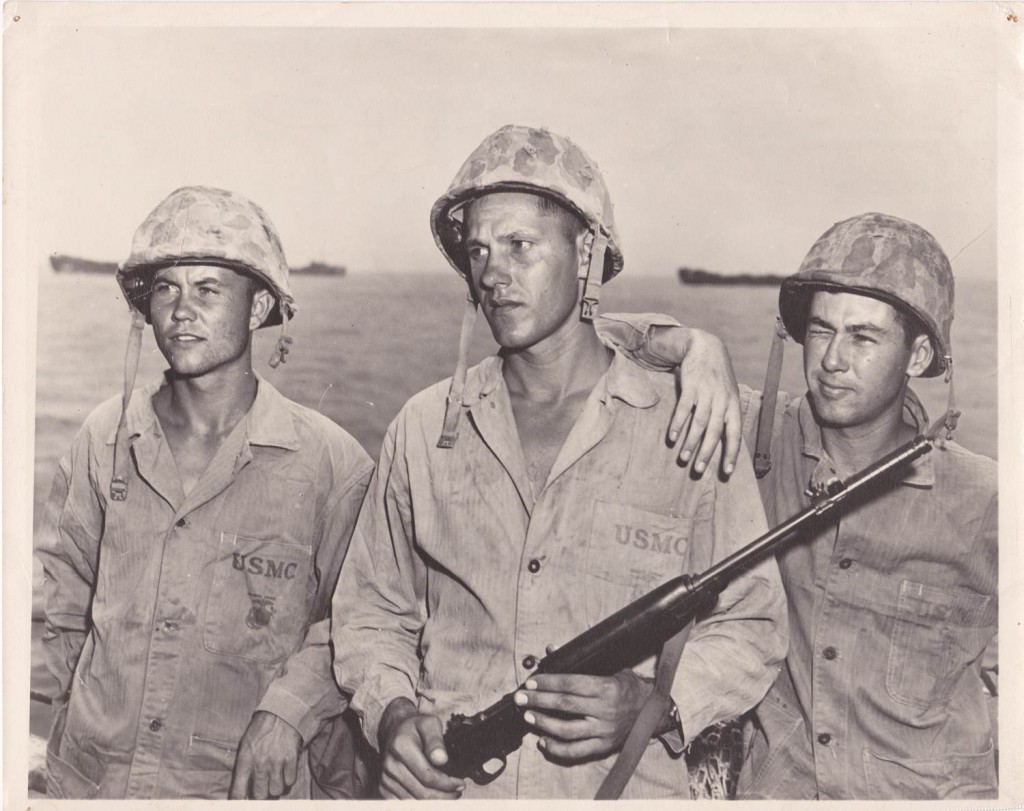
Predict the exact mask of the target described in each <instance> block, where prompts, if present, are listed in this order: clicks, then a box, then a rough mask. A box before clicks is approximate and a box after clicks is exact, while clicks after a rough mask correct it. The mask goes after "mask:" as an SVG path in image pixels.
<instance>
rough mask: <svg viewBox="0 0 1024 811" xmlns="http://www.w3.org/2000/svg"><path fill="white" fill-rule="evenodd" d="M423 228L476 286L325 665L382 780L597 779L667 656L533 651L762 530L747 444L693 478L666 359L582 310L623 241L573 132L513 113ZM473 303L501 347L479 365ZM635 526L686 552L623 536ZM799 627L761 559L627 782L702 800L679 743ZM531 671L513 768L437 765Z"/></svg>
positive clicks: (359, 539)
mask: <svg viewBox="0 0 1024 811" xmlns="http://www.w3.org/2000/svg"><path fill="white" fill-rule="evenodd" d="M431 224H432V229H433V233H434V237H435V241H436V242H437V245H438V247H439V248H440V250H441V252H442V254H443V255H444V256H445V258H446V259H447V260H448V262H449V263H450V264H451V265H452V266H453V267H454V268H455V270H456V271H457V272H458V273H459V274H460V275H461V276H462V277H463V278H464V279H465V280H466V282H467V285H468V287H469V293H468V302H467V306H466V315H465V318H464V321H463V332H462V339H461V340H460V353H459V359H458V362H457V364H456V369H455V373H454V375H453V377H452V378H451V379H450V380H447V381H443V382H441V383H439V384H437V385H435V386H432V387H430V388H428V389H427V390H425V391H423V392H421V393H419V394H417V395H416V396H414V397H413V398H412V399H411V400H410V401H409V402H408V403H407V404H406V405H405V407H404V408H403V409H402V411H401V412H400V413H399V415H398V417H397V418H396V419H395V421H394V422H393V423H392V424H391V426H390V427H389V429H388V432H387V435H386V437H385V441H384V446H383V449H382V451H381V456H380V461H379V464H378V466H377V470H376V472H375V474H374V478H373V481H372V482H371V485H370V489H369V493H368V496H367V501H366V504H365V505H364V507H363V510H362V512H361V514H360V518H359V523H358V526H357V529H356V533H355V536H354V538H353V542H352V549H351V554H350V555H349V558H348V560H347V561H346V564H345V567H344V570H343V572H342V575H341V578H340V579H339V584H338V589H337V592H336V594H335V598H334V604H333V618H334V624H333V628H332V638H333V642H334V651H335V663H334V666H335V674H336V677H337V680H338V684H339V685H340V687H341V688H342V690H344V691H346V692H347V693H351V694H352V707H353V709H354V710H355V712H356V713H357V714H358V716H359V717H360V720H361V722H362V728H363V731H364V733H365V735H366V736H367V739H368V740H369V742H370V743H371V744H372V745H373V746H375V747H376V748H377V749H378V751H379V752H380V754H381V757H382V776H381V783H380V788H381V793H382V794H383V796H385V797H415V798H422V799H453V798H456V797H459V796H463V795H464V796H466V797H505V798H508V797H522V798H556V797H570V798H572V797H575V798H588V797H593V796H594V795H595V793H596V791H597V790H598V788H599V786H600V785H601V783H602V781H603V779H604V777H605V776H606V775H607V774H608V770H609V769H610V767H611V763H612V762H613V761H614V759H615V755H616V753H618V752H619V751H620V750H621V748H622V745H623V742H624V740H625V738H626V736H627V734H628V733H629V730H630V729H631V728H632V727H633V725H634V722H635V721H636V719H637V717H638V715H639V713H640V710H641V707H643V706H644V705H645V703H646V702H647V700H648V699H649V697H650V696H651V694H652V693H653V692H654V678H653V676H654V666H655V661H654V659H655V657H653V656H652V657H648V658H647V659H645V660H644V661H642V662H638V663H636V666H635V667H632V668H626V669H624V670H622V671H620V672H619V673H617V674H615V675H613V676H607V677H604V676H579V675H553V674H537V673H535V672H534V669H535V667H536V665H537V662H538V661H539V660H540V658H541V656H543V653H544V651H545V649H546V648H547V646H549V645H554V646H557V645H558V644H560V643H562V642H564V641H566V640H568V639H570V638H572V637H573V636H575V635H577V634H578V633H580V632H581V631H583V630H585V629H586V628H588V627H591V626H592V625H593V624H595V623H596V622H598V621H600V620H601V619H603V618H604V617H605V616H607V615H608V614H611V613H613V612H614V611H616V610H618V609H619V608H621V607H623V606H624V605H626V604H627V603H629V602H631V601H632V600H633V599H635V597H637V596H639V595H640V594H642V593H644V592H646V591H648V590H650V589H651V588H653V587H654V586H655V585H656V584H657V583H659V582H663V581H664V580H667V579H669V578H671V577H673V576H678V575H679V574H682V573H685V572H688V571H700V570H702V569H704V568H706V567H708V566H709V565H710V564H711V562H712V561H714V560H718V559H720V558H722V557H724V556H725V555H727V554H729V552H731V551H733V550H735V549H737V548H739V547H740V546H742V545H743V544H744V543H746V542H747V541H749V540H751V539H753V538H755V537H757V536H758V535H760V534H761V533H762V532H763V531H764V529H765V521H764V516H763V512H762V509H761V506H760V503H759V499H758V496H757V492H756V485H755V482H754V478H753V473H752V470H751V468H750V464H749V461H748V460H746V459H745V458H744V457H742V456H741V457H740V461H739V464H738V465H737V467H736V470H735V472H734V473H733V475H732V477H731V478H730V479H729V480H728V481H724V480H721V479H719V477H717V476H704V477H693V476H691V475H690V471H689V470H688V469H687V468H685V467H683V466H681V465H680V464H679V463H678V460H677V457H676V451H675V450H674V449H673V448H672V447H670V446H669V445H668V444H666V442H665V425H667V423H668V419H669V417H670V415H671V413H672V407H673V404H674V403H675V401H676V381H675V379H674V377H673V376H672V375H671V374H668V373H661V374H655V373H651V372H648V371H645V370H643V369H641V368H639V367H638V366H637V365H636V364H635V363H634V362H633V361H632V360H631V359H630V358H628V357H627V356H626V355H625V354H623V353H616V352H613V351H611V350H610V349H609V348H608V347H606V346H605V345H604V344H603V343H602V342H601V339H600V337H599V336H598V333H597V332H596V330H595V328H594V326H593V324H592V319H593V318H594V317H595V316H596V315H597V313H598V311H599V304H600V291H601V287H602V285H603V284H604V283H606V282H608V281H610V280H611V279H612V278H613V277H614V276H616V275H617V274H618V273H619V272H620V271H621V270H622V268H623V261H624V260H623V254H622V250H621V247H620V240H619V236H618V232H617V229H616V227H615V223H614V217H613V210H612V204H611V198H610V195H609V193H608V189H607V187H606V186H605V183H604V180H603V178H602V176H601V173H600V171H599V170H598V168H597V166H596V164H595V163H594V162H593V161H592V160H591V159H590V158H589V157H588V156H587V155H586V154H585V153H584V152H583V151H582V150H581V149H580V148H579V147H578V146H576V145H575V144H574V143H573V142H571V141H570V140H569V139H567V138H564V137H563V136H560V135H557V134H555V133H552V132H550V131H547V130H542V129H537V128H531V127H524V126H512V125H510V126H507V127H503V128H502V129H500V130H498V131H497V132H495V133H493V134H491V135H490V136H488V137H487V138H486V139H485V140H484V142H483V143H482V144H481V145H480V146H479V147H478V148H477V149H476V150H475V151H474V152H473V153H472V154H471V155H470V157H469V158H468V159H467V160H466V162H465V163H464V165H463V167H462V169H461V170H460V171H459V172H458V173H457V174H456V177H455V179H454V181H453V182H452V184H451V186H450V187H449V189H448V191H447V192H446V193H445V194H443V195H442V196H441V197H440V198H439V199H438V200H437V202H436V203H435V205H434V206H433V209H432V212H431ZM478 309H479V310H482V311H483V314H484V317H485V319H486V321H487V324H488V326H489V327H490V329H491V333H492V335H493V336H494V338H495V340H496V341H497V343H498V344H499V346H500V350H499V352H498V354H497V355H496V356H492V357H490V358H487V359H485V360H484V361H483V362H482V363H480V364H478V365H477V366H475V367H473V368H468V366H467V362H466V347H467V345H468V343H469V342H468V336H469V334H470V330H471V329H472V324H473V318H474V317H475V314H476V312H477V310H478ZM702 447H703V446H702ZM711 461H712V463H713V465H714V467H716V468H717V467H718V464H719V459H718V458H717V457H716V458H713V459H712V460H711ZM621 526H628V527H631V528H637V529H639V530H640V531H642V532H647V533H652V534H650V535H648V538H647V540H648V542H649V541H650V538H652V537H653V534H657V536H658V537H659V538H661V539H667V538H669V537H671V538H673V539H676V540H673V548H678V549H680V550H685V555H675V554H672V555H667V554H664V552H658V553H652V552H651V551H650V550H644V549H639V548H637V547H635V546H633V544H625V545H624V544H622V543H621V542H620V538H621V533H620V532H619V530H618V529H617V528H618V527H621ZM634 538H635V539H641V538H643V536H642V535H640V534H639V533H634ZM786 638H787V637H786V621H785V605H784V600H783V598H782V592H781V588H780V585H779V580H778V573H777V571H776V570H775V566H774V563H773V562H771V561H767V562H765V563H763V564H761V565H759V566H758V567H756V568H754V569H752V570H751V571H750V572H748V573H747V574H745V575H744V576H742V577H741V578H739V579H738V580H737V581H736V582H734V583H733V584H731V585H730V586H729V587H728V588H727V589H726V590H725V592H723V595H722V598H721V600H720V602H719V603H718V605H717V606H716V607H715V609H714V610H713V611H712V612H711V613H710V614H709V616H708V617H706V618H705V619H702V620H701V621H700V622H698V623H697V624H696V625H695V626H694V628H693V630H692V632H691V633H690V636H689V641H688V643H687V644H686V647H685V648H684V649H683V651H682V657H681V660H680V663H679V666H678V670H677V672H676V674H675V677H674V679H672V680H671V682H670V683H669V684H668V686H667V687H668V689H670V691H671V696H672V699H674V702H675V703H674V705H671V702H669V704H670V705H671V706H667V707H666V709H665V710H664V712H661V713H660V717H657V718H656V719H655V723H654V725H653V728H652V729H651V731H650V734H649V735H648V737H649V738H650V744H649V745H648V746H647V747H646V751H645V753H644V755H643V757H642V759H641V760H640V763H639V766H638V768H637V770H636V772H635V774H634V776H633V778H632V780H631V781H630V782H629V784H628V785H627V786H626V787H625V794H624V796H626V797H632V798H656V797H690V796H691V791H692V788H691V785H690V776H689V772H688V769H687V765H686V762H685V761H684V759H683V758H682V753H683V751H684V750H685V749H686V748H687V746H688V745H689V744H690V743H691V741H692V740H693V739H696V738H697V736H699V735H700V733H701V732H702V731H703V730H704V729H705V728H708V727H712V726H714V725H715V724H717V723H719V722H721V721H723V720H724V719H727V718H730V717H733V716H735V715H737V714H739V713H742V712H743V711H745V710H746V709H749V708H750V707H751V706H753V705H754V704H755V703H756V702H757V701H758V700H760V698H761V697H762V696H763V695H764V693H765V691H766V690H767V689H768V687H769V685H770V684H771V682H772V681H773V679H774V677H775V675H776V673H777V666H778V663H779V661H780V660H781V658H782V656H783V655H784V653H785V649H786ZM524 682H525V689H523V690H521V691H518V692H517V694H516V703H517V704H518V706H519V707H520V708H521V709H522V711H523V713H524V715H523V717H524V719H525V721H526V723H527V724H528V725H529V726H530V734H528V735H527V737H526V740H525V742H524V745H523V746H522V747H521V748H520V749H519V750H518V751H517V752H515V753H513V754H512V755H510V756H509V760H508V765H507V768H506V769H505V770H504V771H503V772H502V773H501V774H500V775H499V776H498V777H497V779H495V780H494V781H493V782H491V783H490V784H487V785H477V784H475V783H466V782H464V781H462V780H459V779H456V778H453V777H451V776H449V775H447V774H446V773H445V771H444V766H445V763H446V760H447V753H446V751H445V749H444V743H443V738H442V728H443V723H444V721H445V720H446V719H447V718H448V717H449V716H450V714H452V713H461V714H472V713H474V712H476V711H477V710H479V709H481V708H483V707H485V706H488V705H490V704H491V703H492V702H493V701H494V700H495V699H496V698H497V697H499V696H501V695H503V694H505V693H507V692H509V691H511V690H513V689H515V688H516V685H519V684H523V683H524Z"/></svg>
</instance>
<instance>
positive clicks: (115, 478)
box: [110, 307, 146, 501]
mask: <svg viewBox="0 0 1024 811" xmlns="http://www.w3.org/2000/svg"><path fill="white" fill-rule="evenodd" d="M145 327H146V316H144V315H143V314H142V311H141V310H139V309H137V308H136V307H132V325H131V328H130V329H129V330H128V345H127V346H126V347H125V351H124V391H123V393H122V394H121V417H120V419H119V420H118V421H117V435H116V437H115V438H114V470H113V475H112V477H111V479H110V498H111V500H112V501H124V500H125V499H126V498H128V403H130V402H131V399H132V390H133V389H134V388H135V375H136V373H137V372H138V370H139V353H140V352H141V351H142V330H143V329H145Z"/></svg>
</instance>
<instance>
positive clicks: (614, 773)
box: [594, 622, 693, 800]
mask: <svg viewBox="0 0 1024 811" xmlns="http://www.w3.org/2000/svg"><path fill="white" fill-rule="evenodd" d="M692 627H693V623H692V622H689V623H687V624H686V626H685V627H684V628H683V630H681V631H680V632H679V633H677V634H676V635H675V636H673V637H672V638H671V639H669V640H668V641H667V642H666V643H665V644H664V645H662V647H661V655H659V656H658V667H657V669H656V670H655V672H654V691H653V692H652V693H651V694H650V695H649V696H648V697H647V701H645V702H644V705H643V707H641V708H640V713H639V715H637V717H636V721H634V722H633V728H632V729H631V730H630V731H629V735H628V736H627V737H626V742H625V743H624V744H623V745H622V750H621V751H620V752H619V756H618V757H617V758H616V759H615V763H614V764H613V765H612V768H611V771H610V772H608V774H607V775H606V776H605V778H604V781H603V782H602V783H601V787H600V788H599V789H598V790H597V794H596V795H594V799H595V800H617V799H619V797H621V796H622V792H623V790H624V789H625V788H626V784H627V783H629V778H630V777H632V776H633V771H634V770H635V769H636V766H637V764H638V763H639V762H640V758H642V757H643V756H644V752H645V751H647V744H648V743H649V742H650V740H651V738H652V737H654V731H655V730H656V729H657V728H658V722H659V721H660V720H661V719H662V718H664V717H665V712H666V711H667V710H668V708H669V706H670V704H671V702H672V696H671V691H672V682H673V680H674V679H675V677H676V669H677V668H678V667H679V658H680V657H681V656H682V655H683V648H684V647H686V639H687V637H688V636H689V635H690V629H691V628H692Z"/></svg>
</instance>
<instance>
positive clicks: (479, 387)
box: [462, 351, 660, 408]
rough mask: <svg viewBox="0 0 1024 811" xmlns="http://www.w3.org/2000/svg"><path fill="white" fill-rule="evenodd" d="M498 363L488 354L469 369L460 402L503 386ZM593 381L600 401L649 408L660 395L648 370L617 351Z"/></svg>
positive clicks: (472, 400)
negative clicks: (597, 387)
mask: <svg viewBox="0 0 1024 811" xmlns="http://www.w3.org/2000/svg"><path fill="white" fill-rule="evenodd" d="M502 365H503V362H502V359H501V357H500V356H498V355H492V356H491V357H489V358H486V359H485V360H483V361H482V362H481V363H479V364H478V365H477V366H476V367H475V368H474V369H472V370H471V371H470V374H469V376H468V378H467V380H466V388H465V389H464V391H463V395H462V404H463V405H467V406H472V405H473V403H475V402H476V401H477V400H481V399H483V398H484V397H488V396H490V395H491V394H493V393H494V391H495V390H496V389H497V388H498V386H504V385H505V378H504V377H503V376H502V373H501V372H502ZM597 385H598V386H602V385H603V386H604V390H603V391H602V393H601V402H602V403H606V402H607V401H608V398H609V397H614V398H617V399H619V400H622V401H623V402H625V403H626V404H628V405H631V406H633V407H634V408H650V407H651V406H653V405H654V404H655V403H657V402H658V400H659V399H660V397H659V395H658V392H657V391H655V389H654V386H653V385H652V383H651V380H650V377H649V373H648V372H645V371H644V370H643V369H642V368H640V367H639V366H637V365H636V364H635V363H634V362H633V361H631V360H629V358H627V357H626V356H625V355H623V354H622V353H620V352H618V351H616V352H615V356H614V357H613V358H612V362H611V365H610V366H609V367H608V371H607V372H605V374H604V375H603V376H602V378H601V381H599V382H598V384H597Z"/></svg>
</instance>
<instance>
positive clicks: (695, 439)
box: [679, 400, 711, 473]
mask: <svg viewBox="0 0 1024 811" xmlns="http://www.w3.org/2000/svg"><path fill="white" fill-rule="evenodd" d="M710 413H711V404H710V403H708V402H706V401H701V400H698V402H697V405H695V406H694V407H693V420H692V421H691V422H690V427H689V429H688V430H687V431H686V437H685V438H684V439H683V447H682V448H681V449H680V451H679V459H680V461H681V462H682V463H683V464H686V463H687V462H689V461H690V458H691V457H692V456H693V452H694V451H695V450H697V445H698V444H699V443H700V438H701V436H703V434H704V430H705V429H706V428H707V427H708V415H709V414H710ZM697 472H698V473H699V472H700V471H697Z"/></svg>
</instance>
